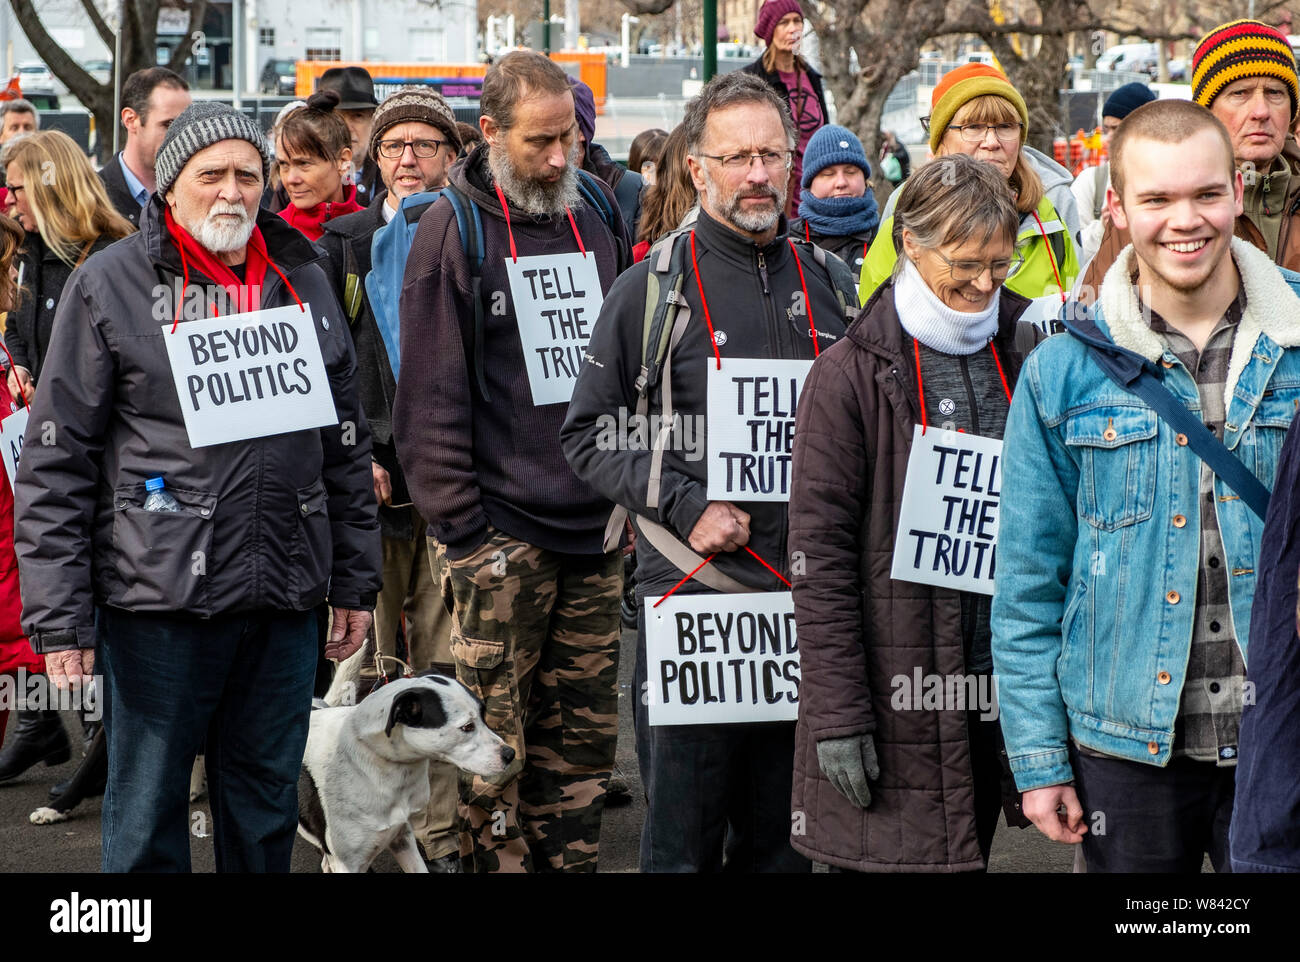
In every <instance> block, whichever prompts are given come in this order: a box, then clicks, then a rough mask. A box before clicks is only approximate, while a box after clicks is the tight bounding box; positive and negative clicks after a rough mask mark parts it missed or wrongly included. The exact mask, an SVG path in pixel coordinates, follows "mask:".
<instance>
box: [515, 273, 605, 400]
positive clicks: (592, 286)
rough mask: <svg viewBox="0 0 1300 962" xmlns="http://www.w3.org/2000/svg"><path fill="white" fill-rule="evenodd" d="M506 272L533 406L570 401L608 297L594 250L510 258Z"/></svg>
mask: <svg viewBox="0 0 1300 962" xmlns="http://www.w3.org/2000/svg"><path fill="white" fill-rule="evenodd" d="M506 273H507V276H508V277H509V278H510V296H511V299H512V300H513V301H514V307H515V320H516V321H517V323H518V324H519V340H520V343H521V344H522V345H523V349H524V366H525V368H526V369H527V371H528V384H529V386H530V387H531V388H532V391H533V404H534V405H536V406H538V407H540V406H541V405H543V404H560V403H564V402H567V401H568V400H569V398H570V397H572V396H573V383H574V381H576V380H577V378H578V369H579V368H580V367H582V359H583V358H584V357H585V356H586V354H587V342H588V341H590V340H591V329H592V328H593V327H595V326H596V318H597V316H599V314H600V305H601V304H602V303H604V299H605V298H604V295H603V294H602V293H601V290H600V275H599V274H598V273H597V272H596V257H595V255H594V254H592V253H590V252H588V253H587V254H586V255H583V254H576V253H575V254H538V255H535V256H532V257H521V258H519V259H518V260H509V259H507V260H506Z"/></svg>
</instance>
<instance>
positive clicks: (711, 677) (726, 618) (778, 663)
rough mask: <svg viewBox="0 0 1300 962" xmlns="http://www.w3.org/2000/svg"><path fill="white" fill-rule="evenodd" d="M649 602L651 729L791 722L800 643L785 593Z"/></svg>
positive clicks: (676, 596)
mask: <svg viewBox="0 0 1300 962" xmlns="http://www.w3.org/2000/svg"><path fill="white" fill-rule="evenodd" d="M657 601H659V599H658V598H647V599H646V600H645V604H646V610H645V624H646V661H647V666H648V677H647V683H648V684H647V688H646V693H645V694H646V705H647V707H648V708H649V711H650V724H651V725H716V724H726V723H735V722H770V721H794V720H795V719H796V718H797V717H798V715H799V643H798V639H797V638H796V636H795V625H794V599H793V597H792V596H791V594H790V592H788V591H763V592H755V593H753V594H734V595H724V594H707V595H682V594H674V595H669V596H668V598H667V600H665V601H664V602H663V604H661V605H659V606H658V607H657V608H656V607H654V605H655V603H656V602H657Z"/></svg>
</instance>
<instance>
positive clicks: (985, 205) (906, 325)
mask: <svg viewBox="0 0 1300 962" xmlns="http://www.w3.org/2000/svg"><path fill="white" fill-rule="evenodd" d="M1019 219H1020V218H1019V215H1018V214H1017V212H1016V208H1015V202H1014V200H1013V198H1012V196H1011V194H1010V192H1009V190H1008V189H1007V185H1006V181H1005V178H1001V177H999V176H998V175H997V173H996V171H994V170H992V168H990V167H989V166H988V165H987V164H980V163H978V162H976V161H973V160H971V158H969V157H966V156H964V155H955V156H950V157H943V158H940V159H938V160H936V161H934V162H933V163H931V164H929V165H928V166H926V167H925V168H923V169H922V170H920V171H919V172H918V173H916V174H915V175H913V177H912V178H911V179H910V180H909V181H908V182H907V184H906V186H905V187H904V188H903V192H902V195H901V197H900V199H899V204H898V207H897V209H896V212H895V220H894V232H895V234H894V243H895V246H896V247H898V249H899V254H900V256H899V258H898V263H897V267H896V269H895V271H894V275H893V277H892V278H891V279H890V280H888V281H886V282H885V283H884V284H883V285H881V287H880V288H879V289H877V290H876V292H875V293H874V294H873V295H872V297H871V299H870V300H869V301H868V302H867V304H866V306H865V307H864V308H863V310H862V312H861V313H860V314H859V315H858V317H857V320H855V321H854V323H853V324H852V326H851V327H850V328H849V330H848V334H847V335H846V336H845V337H844V338H842V339H841V340H840V341H839V342H838V343H837V344H835V346H834V347H832V348H830V349H829V350H826V351H823V352H822V354H821V357H820V358H819V359H818V360H817V361H816V362H815V363H814V365H813V368H812V372H811V373H810V375H809V376H808V380H807V382H806V384H805V386H804V390H803V393H802V395H801V396H800V398H799V413H798V421H797V427H796V433H795V445H794V479H795V483H794V485H793V493H792V495H791V499H790V546H791V549H792V551H793V552H795V554H794V555H793V558H794V559H796V561H798V560H800V554H799V552H802V561H803V564H802V565H800V564H795V565H794V566H793V567H794V571H795V572H796V575H797V577H796V578H795V582H794V603H795V617H796V620H797V626H798V637H799V648H800V653H801V659H802V666H803V667H802V683H801V686H800V704H799V723H798V729H797V734H796V744H795V760H794V793H793V818H792V833H791V842H792V844H793V845H794V847H795V848H796V849H797V850H798V851H800V852H802V853H803V854H804V855H807V856H808V857H810V858H812V859H815V860H817V861H820V862H825V863H828V864H830V865H832V866H836V867H839V868H843V869H852V870H857V871H871V872H956V871H974V870H981V869H983V868H985V866H986V865H987V860H988V855H989V848H990V845H991V843H992V839H993V832H994V829H995V827H996V824H997V817H998V812H999V810H1000V808H1001V807H1002V794H1003V793H1002V766H1001V764H1000V758H999V755H1000V753H1001V735H1000V732H999V729H998V723H997V721H996V709H995V708H994V707H993V705H991V704H989V700H990V699H989V696H990V695H991V685H990V682H991V674H992V658H991V655H990V647H989V642H990V636H989V602H990V600H991V598H990V596H989V595H987V594H979V593H975V592H972V591H958V590H955V589H952V588H939V587H931V586H928V585H924V584H917V583H912V582H908V581H901V580H894V579H892V578H891V577H890V571H891V562H892V559H893V555H894V544H895V539H896V537H897V528H898V518H899V508H900V504H901V502H902V498H903V488H904V479H905V478H906V475H907V464H908V457H909V455H910V452H911V448H912V443H913V429H914V427H915V426H917V425H924V426H925V427H926V429H927V431H930V430H940V431H963V432H966V433H968V434H978V435H981V436H984V437H988V438H996V439H1000V438H1001V437H1002V430H1003V426H1004V425H1005V423H1006V417H1007V411H1008V409H1009V407H1010V399H1011V392H1012V391H1013V390H1014V388H1015V379H1016V375H1017V373H1018V372H1019V369H1020V364H1021V361H1022V359H1023V352H1024V350H1025V349H1026V348H1027V347H1028V346H1032V343H1033V340H1032V333H1031V332H1030V331H1029V325H1028V324H1025V325H1023V326H1022V330H1021V332H1020V336H1019V337H1017V327H1018V325H1017V321H1018V319H1019V318H1020V316H1021V314H1023V313H1024V311H1025V309H1026V307H1027V306H1028V304H1029V302H1028V301H1027V300H1025V299H1024V298H1023V297H1021V296H1020V295H1018V294H1015V293H1014V292H1012V291H1010V290H1005V289H1003V287H1002V282H1003V280H1005V278H1006V277H1007V275H1008V274H1009V273H1011V272H1014V270H1015V268H1016V267H1017V266H1018V265H1017V263H1016V254H1015V236H1016V230H1017V226H1018V224H1019ZM1018 341H1019V347H1018V343H1017V342H1018ZM800 571H802V574H799V572H800ZM935 678H937V679H939V681H940V683H942V684H943V690H944V691H945V692H955V691H956V689H957V686H958V685H961V686H962V691H963V692H964V693H967V694H968V695H970V696H971V697H970V698H969V700H968V701H965V702H959V700H958V699H956V698H949V699H948V701H951V702H953V704H945V703H944V701H943V699H942V698H941V699H940V700H939V702H938V703H937V704H936V703H935V702H933V701H931V700H930V699H927V698H923V697H922V692H921V691H914V689H915V688H916V683H917V682H918V681H922V682H923V687H925V686H932V685H933V684H934V681H933V680H932V679H935ZM1011 794H1013V795H1014V789H1013V790H1012V793H1011ZM1017 801H1018V798H1017ZM1012 811H1013V809H1008V816H1009V817H1010V816H1011V813H1012Z"/></svg>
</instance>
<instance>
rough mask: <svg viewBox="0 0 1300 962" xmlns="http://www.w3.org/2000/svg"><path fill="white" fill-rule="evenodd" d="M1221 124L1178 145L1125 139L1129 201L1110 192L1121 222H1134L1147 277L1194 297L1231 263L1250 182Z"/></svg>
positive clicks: (1132, 227) (1129, 224)
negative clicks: (1244, 185) (1238, 166)
mask: <svg viewBox="0 0 1300 962" xmlns="http://www.w3.org/2000/svg"><path fill="white" fill-rule="evenodd" d="M1227 154H1228V148H1227V145H1226V144H1225V143H1224V141H1223V138H1222V137H1220V136H1219V135H1218V134H1217V133H1216V132H1215V131H1214V130H1213V129H1211V128H1209V127H1202V128H1201V129H1200V130H1197V131H1196V132H1195V133H1193V134H1190V135H1189V136H1187V137H1186V138H1184V139H1182V140H1181V141H1179V142H1176V143H1161V142H1159V141H1156V140H1149V139H1146V138H1142V139H1138V138H1134V139H1133V140H1132V141H1130V142H1129V143H1128V144H1126V145H1125V149H1124V155H1123V163H1124V171H1123V189H1124V195H1123V198H1122V203H1121V202H1120V200H1121V199H1120V198H1116V197H1115V193H1114V191H1113V190H1112V191H1111V192H1110V193H1109V194H1108V196H1107V203H1108V204H1109V206H1110V213H1111V217H1112V218H1113V219H1114V221H1115V224H1116V226H1118V227H1121V228H1127V230H1128V232H1129V235H1130V236H1131V237H1132V239H1133V247H1134V249H1135V250H1136V252H1137V256H1138V261H1139V274H1140V279H1139V283H1141V284H1143V285H1148V284H1150V285H1160V286H1164V287H1166V288H1168V289H1169V290H1171V291H1174V292H1177V293H1178V294H1181V295H1184V296H1187V295H1190V294H1194V293H1195V292H1196V291H1198V290H1200V289H1201V288H1203V287H1204V286H1205V285H1206V284H1207V283H1208V282H1209V280H1210V279H1211V277H1212V276H1213V275H1214V274H1215V271H1216V270H1218V269H1220V268H1221V267H1223V266H1224V265H1225V264H1226V265H1227V266H1228V267H1229V269H1230V268H1231V259H1230V257H1229V256H1228V254H1227V251H1228V246H1229V243H1230V242H1231V240H1232V231H1233V227H1234V225H1235V222H1236V219H1237V217H1238V216H1239V215H1240V214H1241V209H1242V208H1241V201H1242V180H1241V174H1240V173H1238V172H1237V171H1236V170H1235V169H1234V167H1233V162H1232V157H1230V156H1227Z"/></svg>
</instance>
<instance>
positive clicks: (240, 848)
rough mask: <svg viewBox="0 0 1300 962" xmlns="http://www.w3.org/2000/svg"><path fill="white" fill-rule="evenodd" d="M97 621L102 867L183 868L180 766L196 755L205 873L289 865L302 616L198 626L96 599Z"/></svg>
mask: <svg viewBox="0 0 1300 962" xmlns="http://www.w3.org/2000/svg"><path fill="white" fill-rule="evenodd" d="M99 629H100V630H99V648H98V650H97V652H96V657H97V664H96V667H97V668H98V669H99V670H100V671H102V672H103V676H104V687H105V705H104V731H105V733H106V735H107V737H108V789H107V791H106V792H105V794H104V808H103V870H104V871H105V872H188V871H189V870H190V828H191V824H190V806H189V783H190V780H189V774H190V769H191V768H192V767H193V764H194V756H195V755H197V754H198V753H199V752H200V751H203V752H204V753H205V756H206V761H207V772H208V794H209V798H210V800H211V806H212V835H213V840H214V842H215V843H216V861H217V871H218V872H287V871H289V857H290V853H291V852H292V851H293V840H294V835H295V833H296V831H297V827H298V773H299V769H300V768H301V766H302V756H303V751H304V749H305V748H306V745H307V729H308V719H309V715H310V713H311V697H312V681H313V678H314V675H315V671H316V647H317V639H316V615H315V613H314V612H311V611H305V612H287V613H280V612H274V613H272V612H256V613H249V614H244V615H231V616H226V617H221V618H214V619H212V620H210V621H207V620H199V619H195V618H186V617H178V616H171V615H160V614H136V613H132V612H129V611H123V610H121V609H117V608H108V607H105V608H103V609H102V610H101V612H100V622H99Z"/></svg>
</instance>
